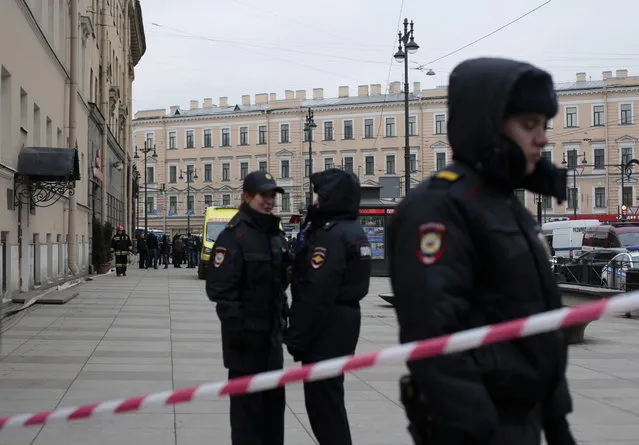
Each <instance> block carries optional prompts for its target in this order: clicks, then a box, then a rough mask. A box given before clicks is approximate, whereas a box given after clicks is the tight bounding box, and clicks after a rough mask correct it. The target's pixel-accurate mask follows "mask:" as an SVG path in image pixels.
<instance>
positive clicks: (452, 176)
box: [435, 170, 460, 182]
mask: <svg viewBox="0 0 639 445" xmlns="http://www.w3.org/2000/svg"><path fill="white" fill-rule="evenodd" d="M435 178H437V179H443V180H445V181H450V182H455V181H457V180H458V179H459V178H460V176H459V173H455V172H452V171H450V170H441V171H439V172H437V173H436V174H435Z"/></svg>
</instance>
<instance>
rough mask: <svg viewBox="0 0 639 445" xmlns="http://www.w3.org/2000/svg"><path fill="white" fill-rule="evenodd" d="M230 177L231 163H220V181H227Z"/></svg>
mask: <svg viewBox="0 0 639 445" xmlns="http://www.w3.org/2000/svg"><path fill="white" fill-rule="evenodd" d="M230 177H231V164H229V163H228V162H225V163H224V164H222V181H229V180H230Z"/></svg>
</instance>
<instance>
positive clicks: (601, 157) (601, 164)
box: [593, 148, 606, 169]
mask: <svg viewBox="0 0 639 445" xmlns="http://www.w3.org/2000/svg"><path fill="white" fill-rule="evenodd" d="M593 151H594V154H595V156H594V157H595V169H604V168H606V155H605V153H606V152H605V150H604V149H603V148H595V149H594V150H593Z"/></svg>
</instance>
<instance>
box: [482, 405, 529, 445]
mask: <svg viewBox="0 0 639 445" xmlns="http://www.w3.org/2000/svg"><path fill="white" fill-rule="evenodd" d="M514 444H517V445H539V444H541V412H540V410H539V409H535V410H533V411H532V412H530V413H529V414H528V415H524V416H523V418H521V419H517V421H513V420H512V419H505V418H503V416H502V419H501V425H500V426H499V429H498V430H497V433H496V434H495V436H493V438H492V440H491V441H490V443H489V444H488V445H514Z"/></svg>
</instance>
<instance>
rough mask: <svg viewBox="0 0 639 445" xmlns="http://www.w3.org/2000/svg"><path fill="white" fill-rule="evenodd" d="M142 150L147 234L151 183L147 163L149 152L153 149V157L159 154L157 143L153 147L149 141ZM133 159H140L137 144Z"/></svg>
mask: <svg viewBox="0 0 639 445" xmlns="http://www.w3.org/2000/svg"><path fill="white" fill-rule="evenodd" d="M140 151H141V152H142V153H144V233H145V234H147V233H148V231H149V211H148V209H147V206H148V202H147V188H148V184H149V175H148V173H149V171H148V170H147V167H146V163H147V160H148V158H149V157H148V156H147V153H149V152H151V151H152V152H153V154H152V155H151V157H152V158H154V159H155V158H157V157H158V154H157V152H156V151H155V144H153V147H149V146H147V141H144V148H143V149H142V150H140ZM133 159H140V155H139V153H138V146H137V145H136V146H135V154H134V155H133Z"/></svg>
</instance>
